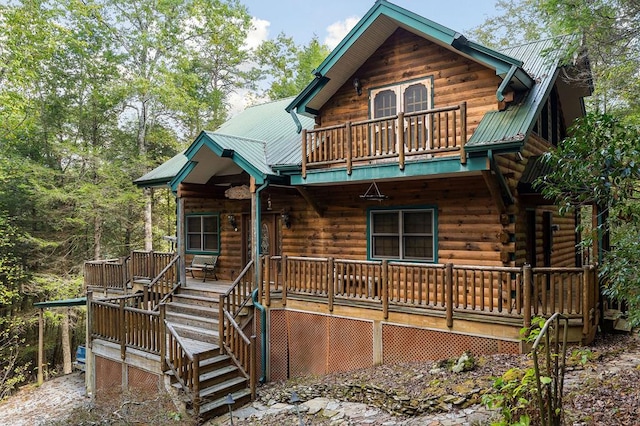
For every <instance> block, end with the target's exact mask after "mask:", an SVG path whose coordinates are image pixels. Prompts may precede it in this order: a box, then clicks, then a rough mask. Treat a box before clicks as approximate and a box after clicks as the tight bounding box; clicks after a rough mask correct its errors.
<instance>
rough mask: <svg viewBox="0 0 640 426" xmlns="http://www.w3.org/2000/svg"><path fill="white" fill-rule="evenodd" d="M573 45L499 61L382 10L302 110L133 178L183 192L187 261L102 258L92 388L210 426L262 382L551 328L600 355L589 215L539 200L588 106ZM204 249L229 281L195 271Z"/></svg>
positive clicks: (501, 349) (505, 340)
mask: <svg viewBox="0 0 640 426" xmlns="http://www.w3.org/2000/svg"><path fill="white" fill-rule="evenodd" d="M562 46H563V39H562V38H560V39H548V40H540V41H536V42H531V43H528V44H523V45H519V46H514V47H511V48H508V49H504V50H501V51H497V50H494V49H490V48H487V47H485V46H482V45H479V44H477V43H474V42H473V41H471V40H468V39H467V38H466V37H464V36H463V35H462V34H460V33H458V32H456V31H453V30H451V29H449V28H446V27H444V26H442V25H439V24H437V23H435V22H432V21H430V20H429V19H427V18H425V17H421V16H418V15H416V14H414V13H412V12H410V11H408V10H405V9H403V8H400V7H398V6H396V5H394V4H393V3H390V2H388V1H386V0H378V1H376V2H375V4H374V5H373V7H372V8H371V9H370V10H369V11H368V12H367V13H366V14H365V15H364V17H363V18H362V19H361V20H360V21H359V22H358V24H357V25H356V26H355V27H354V28H353V29H352V30H351V31H350V32H349V33H348V35H347V36H346V37H345V38H344V39H343V40H342V41H341V43H340V44H339V45H338V46H337V47H336V48H335V49H334V50H333V51H332V52H331V53H330V55H329V56H328V57H327V58H326V59H325V60H324V61H323V62H322V63H321V64H320V65H319V66H318V67H317V68H316V70H315V71H314V75H313V76H310V77H311V79H312V81H311V82H310V83H309V85H308V86H307V87H306V88H305V89H304V90H303V91H302V92H301V93H300V94H298V95H297V96H296V97H294V98H289V99H283V100H278V101H274V102H270V103H266V104H263V105H258V106H254V107H251V108H248V109H247V110H245V111H244V112H242V113H240V114H238V115H237V116H235V117H233V118H232V119H230V120H229V121H227V122H226V123H225V124H223V125H222V126H221V127H220V128H218V129H217V130H215V131H212V132H208V131H205V132H202V133H201V134H200V135H199V136H198V137H197V138H196V140H195V141H194V142H193V143H192V144H191V145H190V146H189V147H188V148H187V149H186V150H185V151H184V152H182V153H180V154H178V155H177V156H176V157H174V158H172V159H171V160H169V161H168V162H166V163H165V164H163V165H162V166H160V167H159V168H157V169H155V170H153V171H151V172H150V173H148V174H147V175H145V176H143V177H141V178H139V179H138V180H137V181H136V182H135V183H136V184H137V185H139V186H140V187H154V186H164V187H166V186H168V187H169V188H170V189H171V190H172V192H173V193H174V194H175V196H176V201H177V212H178V214H177V229H178V232H177V251H176V252H175V253H157V252H133V253H132V254H131V256H130V257H128V258H126V259H112V260H96V261H90V262H87V263H86V264H85V281H86V285H87V289H88V292H89V293H88V295H89V296H88V302H87V303H88V311H89V320H88V327H89V332H88V342H87V347H88V356H87V363H88V367H87V371H88V373H87V384H88V386H89V387H90V389H92V390H93V391H94V392H96V394H97V395H99V394H100V392H101V391H103V390H105V389H110V388H113V387H114V386H123V387H125V388H145V389H149V388H153V387H154V386H162V385H163V383H165V382H166V383H167V384H174V386H175V387H177V388H180V389H182V390H183V391H184V393H185V395H186V396H187V397H188V398H187V403H186V404H187V407H188V408H189V409H191V410H193V411H194V413H195V414H197V415H199V416H201V418H203V419H204V418H207V417H210V416H213V415H215V414H217V413H220V412H222V411H225V410H226V407H227V406H226V405H225V404H226V403H228V402H229V401H227V400H226V399H225V396H227V395H228V394H231V395H232V397H233V401H235V403H241V402H243V401H246V400H247V399H250V398H251V397H252V396H253V397H255V393H256V383H258V382H260V381H267V380H282V379H288V378H292V377H298V376H303V375H310V374H326V373H331V372H336V371H345V370H353V369H358V368H365V367H370V366H373V365H379V364H383V363H398V362H410V361H421V360H435V359H441V358H447V357H452V356H458V355H460V354H461V353H462V352H464V351H467V350H469V351H471V352H473V353H474V354H477V355H480V354H490V353H520V352H524V351H526V350H527V347H526V344H525V343H523V341H522V340H521V336H520V329H521V328H523V327H527V326H529V325H530V324H531V319H532V317H533V316H550V315H551V314H553V313H555V312H560V313H562V314H563V315H566V316H567V317H568V318H569V321H570V332H569V339H570V340H571V341H573V342H578V343H585V344H586V343H589V342H590V341H591V340H592V339H593V337H594V333H595V330H596V328H597V323H598V315H599V314H598V310H599V309H598V308H599V307H598V303H599V290H598V283H597V279H596V270H595V266H594V265H593V264H592V259H593V254H592V253H593V250H594V249H595V250H596V251H597V247H595V248H593V247H591V248H589V249H590V250H585V248H584V247H581V246H580V245H579V244H578V242H579V241H580V235H578V234H577V232H576V229H577V224H578V223H579V221H580V220H587V221H589V220H590V218H589V217H587V218H584V217H581V215H580V213H581V212H580V211H576V212H575V213H573V214H570V215H565V216H561V215H559V214H558V209H557V208H556V207H555V206H554V205H553V202H552V201H550V200H547V199H545V198H544V197H543V196H542V195H541V194H540V192H539V191H538V190H537V189H536V188H535V186H534V185H533V182H534V181H535V180H536V179H537V178H538V177H539V176H541V175H543V174H544V173H545V167H546V166H545V164H544V162H541V161H539V159H540V157H541V156H542V155H543V154H544V153H545V152H548V151H550V150H553V149H554V146H555V145H557V144H558V143H559V142H560V141H561V140H562V139H563V138H564V137H565V136H566V134H567V131H568V130H567V129H569V127H570V125H571V124H572V122H573V121H574V120H575V119H576V118H578V117H580V116H582V115H583V114H584V105H583V98H584V97H586V96H588V95H589V94H590V88H589V87H585V86H582V85H579V84H577V82H576V81H575V80H572V79H570V78H565V77H566V76H572V75H575V74H576V73H577V72H583V71H584V70H585V69H588V63H587V62H586V61H574V62H572V63H567V62H564V61H563V49H562ZM203 255H205V256H206V255H210V256H215V257H216V265H215V274H216V278H219V279H215V280H214V279H208V280H207V279H206V278H207V277H206V276H205V277H200V276H193V277H188V276H187V274H186V268H187V266H188V265H189V264H190V262H191V261H192V259H193V257H194V256H203ZM200 259H201V258H200ZM192 272H193V271H192ZM210 276H212V274H210ZM225 401H226V402H225Z"/></svg>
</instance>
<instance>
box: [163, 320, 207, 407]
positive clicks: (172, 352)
mask: <svg viewBox="0 0 640 426" xmlns="http://www.w3.org/2000/svg"><path fill="white" fill-rule="evenodd" d="M163 310H164V309H163V308H161V309H160V311H161V312H162V311H163ZM163 322H164V321H163ZM165 327H166V330H167V348H166V362H167V366H168V367H169V368H170V369H171V371H172V372H173V374H174V376H175V378H176V380H178V382H180V385H182V389H184V390H185V391H186V392H187V393H188V395H189V398H190V400H191V401H192V403H193V411H194V414H195V416H196V417H197V416H198V415H199V414H200V403H201V401H200V355H199V354H198V353H191V352H190V351H189V350H188V349H187V345H186V344H185V342H184V341H183V340H182V338H181V337H180V336H179V335H178V333H177V332H176V330H175V329H174V328H173V327H172V326H171V324H166V323H165ZM163 336H164V335H163ZM161 359H165V358H164V357H162V358H161Z"/></svg>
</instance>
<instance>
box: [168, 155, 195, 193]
mask: <svg viewBox="0 0 640 426" xmlns="http://www.w3.org/2000/svg"><path fill="white" fill-rule="evenodd" d="M197 164H198V162H197V161H187V164H185V165H184V166H182V168H181V169H180V171H179V172H178V173H177V174H176V175H175V177H174V178H173V179H171V182H169V187H170V188H171V191H172V192H177V191H178V186H180V183H181V182H182V181H183V180H184V178H186V177H187V176H188V175H189V173H191V172H192V171H193V169H194V168H195V167H196V165H197Z"/></svg>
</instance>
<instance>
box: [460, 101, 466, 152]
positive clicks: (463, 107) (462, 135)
mask: <svg viewBox="0 0 640 426" xmlns="http://www.w3.org/2000/svg"><path fill="white" fill-rule="evenodd" d="M466 143H467V103H466V102H463V103H461V104H460V163H461V164H467V154H466V152H465V149H464V145H465V144H466Z"/></svg>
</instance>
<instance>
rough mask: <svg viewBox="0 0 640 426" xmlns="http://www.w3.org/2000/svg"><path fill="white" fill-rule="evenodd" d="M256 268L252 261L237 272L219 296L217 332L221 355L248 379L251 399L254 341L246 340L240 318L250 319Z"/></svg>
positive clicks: (253, 376) (252, 338) (248, 324)
mask: <svg viewBox="0 0 640 426" xmlns="http://www.w3.org/2000/svg"><path fill="white" fill-rule="evenodd" d="M254 271H255V266H254V262H253V260H252V261H250V262H249V263H248V264H247V266H245V268H244V269H243V270H242V272H240V275H239V276H238V278H236V280H235V281H234V282H233V284H232V286H231V288H229V290H227V292H226V293H225V294H221V295H220V303H219V309H220V313H219V318H218V332H219V333H220V338H219V340H220V351H221V352H222V353H226V354H228V355H229V356H231V359H232V360H233V362H234V363H235V364H236V365H237V366H238V367H239V368H240V370H241V371H242V372H243V374H244V375H245V376H246V377H247V378H248V379H249V384H250V387H251V395H252V398H254V399H255V395H256V337H255V335H252V336H251V337H250V338H249V337H247V335H246V334H245V332H244V331H243V325H244V326H246V327H251V328H250V329H251V330H252V323H250V322H249V323H246V324H240V320H239V318H242V317H245V316H246V317H247V318H251V319H252V318H253V306H252V305H251V292H252V291H253V288H254V277H255V274H254Z"/></svg>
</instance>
